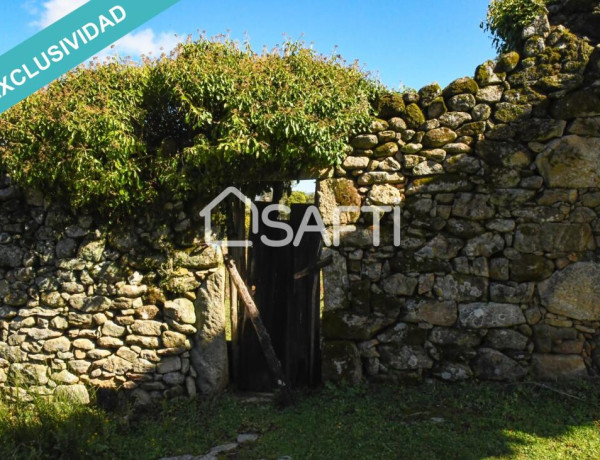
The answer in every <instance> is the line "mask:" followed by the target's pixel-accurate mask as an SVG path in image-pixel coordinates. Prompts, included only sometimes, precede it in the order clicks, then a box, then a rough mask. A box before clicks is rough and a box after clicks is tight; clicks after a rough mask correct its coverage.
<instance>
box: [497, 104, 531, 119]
mask: <svg viewBox="0 0 600 460" xmlns="http://www.w3.org/2000/svg"><path fill="white" fill-rule="evenodd" d="M531 111H532V107H531V105H529V104H526V105H521V104H511V103H509V102H500V103H499V104H497V105H496V112H495V113H494V118H495V119H496V120H497V121H499V122H500V123H511V122H513V121H517V120H522V119H524V118H529V117H530V116H531Z"/></svg>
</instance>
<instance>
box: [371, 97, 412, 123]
mask: <svg viewBox="0 0 600 460" xmlns="http://www.w3.org/2000/svg"><path fill="white" fill-rule="evenodd" d="M377 111H378V113H379V116H380V117H381V118H385V119H388V118H393V117H400V116H403V115H404V114H405V112H406V105H405V104H404V99H403V98H402V95H401V94H399V93H391V92H390V93H384V94H382V95H381V96H379V100H378V101H377Z"/></svg>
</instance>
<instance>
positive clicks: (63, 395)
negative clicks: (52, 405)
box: [54, 385, 90, 405]
mask: <svg viewBox="0 0 600 460" xmlns="http://www.w3.org/2000/svg"><path fill="white" fill-rule="evenodd" d="M54 397H55V398H57V399H60V400H64V401H68V402H70V403H72V404H80V405H87V404H89V403H90V395H89V393H88V391H87V389H86V387H85V386H84V385H59V386H57V387H56V389H55V390H54Z"/></svg>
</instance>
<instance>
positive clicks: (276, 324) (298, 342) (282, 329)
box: [233, 202, 322, 391]
mask: <svg viewBox="0 0 600 460" xmlns="http://www.w3.org/2000/svg"><path fill="white" fill-rule="evenodd" d="M255 204H256V206H257V208H258V211H259V212H262V210H263V209H264V207H265V206H268V205H269V204H270V203H261V202H258V203H255ZM308 207H309V205H301V204H295V205H292V206H291V209H292V212H291V215H290V220H289V221H286V223H288V224H289V225H290V226H291V227H292V228H293V230H294V235H296V234H297V231H298V228H299V226H300V224H301V222H302V219H303V217H304V214H305V212H306V210H307V208H308ZM262 235H265V236H266V237H267V238H269V239H271V240H283V238H284V237H285V231H284V230H283V229H277V228H273V227H270V226H266V225H264V224H263V223H262V222H261V224H260V230H259V233H258V234H257V235H252V236H251V237H250V239H251V241H252V243H253V246H252V248H251V249H250V250H249V251H248V252H247V256H246V257H247V264H246V267H247V270H246V273H245V278H246V283H247V285H248V286H250V287H251V289H252V291H253V297H254V301H255V303H256V305H257V307H258V309H259V311H260V314H261V317H262V320H263V322H264V324H265V327H266V328H267V331H268V332H269V335H270V336H271V340H272V343H273V347H274V349H275V353H276V355H277V357H278V358H279V360H280V361H281V364H282V367H283V370H284V373H285V376H286V377H287V381H288V383H289V384H290V385H291V386H292V387H293V388H294V387H296V388H297V387H306V386H314V385H317V384H318V383H319V382H320V374H321V371H320V369H321V362H320V346H319V336H320V330H319V325H320V320H319V318H320V271H319V270H318V269H314V267H315V266H316V264H317V262H318V260H319V256H320V253H321V241H322V239H321V235H320V234H318V233H306V234H305V235H304V237H303V239H302V241H301V243H300V245H299V246H298V247H295V246H294V245H293V244H289V245H288V246H285V247H281V248H274V247H270V246H267V245H265V244H264V243H263V242H262V241H261V236H262ZM311 268H313V269H311ZM295 275H296V276H295ZM238 312H239V318H240V320H239V328H238V338H237V344H235V343H234V345H233V346H234V347H237V350H235V352H234V355H237V356H236V359H235V360H234V361H237V364H236V363H235V362H234V366H236V369H234V372H233V374H234V376H235V377H234V378H235V380H236V384H237V386H238V388H239V389H241V390H246V391H271V390H273V389H274V388H275V385H274V381H273V376H272V375H271V374H270V372H269V368H268V366H267V363H266V360H265V358H264V355H263V352H262V350H261V347H260V344H259V342H258V339H257V336H256V333H255V331H254V329H253V327H252V324H251V322H250V321H249V320H248V319H247V318H245V315H244V313H243V310H241V309H238Z"/></svg>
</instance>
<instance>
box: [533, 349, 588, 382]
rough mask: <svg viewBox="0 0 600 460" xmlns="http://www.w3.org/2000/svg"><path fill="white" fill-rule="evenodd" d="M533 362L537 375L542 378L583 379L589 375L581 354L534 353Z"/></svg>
mask: <svg viewBox="0 0 600 460" xmlns="http://www.w3.org/2000/svg"><path fill="white" fill-rule="evenodd" d="M531 364H532V366H533V372H534V374H535V376H536V377H537V378H538V379H541V380H560V379H575V378H577V379H581V378H585V377H587V375H588V372H587V368H586V365H585V362H584V361H583V358H582V357H581V356H579V355H546V354H534V355H533V356H532V358H531Z"/></svg>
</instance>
